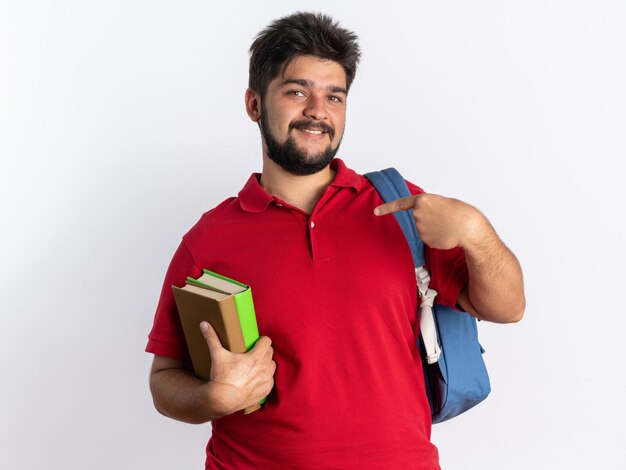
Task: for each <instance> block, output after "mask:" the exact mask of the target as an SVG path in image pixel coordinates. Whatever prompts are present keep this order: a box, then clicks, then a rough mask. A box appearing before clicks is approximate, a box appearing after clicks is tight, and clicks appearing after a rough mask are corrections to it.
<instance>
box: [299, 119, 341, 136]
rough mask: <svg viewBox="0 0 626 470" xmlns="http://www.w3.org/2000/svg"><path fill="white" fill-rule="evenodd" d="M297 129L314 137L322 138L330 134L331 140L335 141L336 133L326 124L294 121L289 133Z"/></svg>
mask: <svg viewBox="0 0 626 470" xmlns="http://www.w3.org/2000/svg"><path fill="white" fill-rule="evenodd" d="M292 129H297V130H299V131H300V132H303V133H305V134H308V135H310V136H311V137H313V136H322V135H324V134H328V137H329V138H330V140H333V138H334V136H335V132H334V130H333V128H332V127H331V126H329V125H328V124H325V123H317V122H312V121H309V122H307V121H293V122H292V123H291V124H289V131H291V130H292Z"/></svg>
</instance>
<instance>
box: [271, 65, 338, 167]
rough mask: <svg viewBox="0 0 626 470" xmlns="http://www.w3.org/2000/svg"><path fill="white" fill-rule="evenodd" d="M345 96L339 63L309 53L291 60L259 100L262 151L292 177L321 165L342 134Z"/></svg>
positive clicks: (332, 150)
mask: <svg viewBox="0 0 626 470" xmlns="http://www.w3.org/2000/svg"><path fill="white" fill-rule="evenodd" d="M346 98H347V89H346V73H345V71H344V69H343V67H342V66H341V65H339V64H338V63H336V62H333V61H329V60H322V59H319V58H318V57H314V56H299V57H297V58H296V59H294V60H293V61H292V62H291V63H290V64H289V66H288V67H287V68H286V69H285V72H284V73H283V74H282V75H279V76H278V77H277V78H275V79H274V80H272V81H271V82H270V84H269V85H268V87H267V91H266V93H265V96H264V97H263V101H262V103H261V119H260V120H259V126H260V128H261V133H262V136H263V144H264V151H265V153H266V155H267V156H268V157H269V158H270V159H271V160H273V161H274V162H275V163H277V164H278V165H280V166H281V167H282V168H283V169H284V170H286V171H288V172H289V173H292V174H296V175H310V174H314V173H317V172H319V171H321V170H323V169H324V168H326V167H327V166H328V164H329V163H330V162H331V160H332V159H333V158H334V156H335V154H336V153H337V150H339V144H340V143H341V138H342V137H343V131H344V128H345V120H346Z"/></svg>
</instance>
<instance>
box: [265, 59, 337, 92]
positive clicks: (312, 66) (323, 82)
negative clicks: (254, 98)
mask: <svg viewBox="0 0 626 470" xmlns="http://www.w3.org/2000/svg"><path fill="white" fill-rule="evenodd" d="M285 80H307V81H310V82H311V83H314V84H315V85H319V86H321V87H323V88H328V87H329V86H333V87H339V88H346V83H347V79H346V71H345V70H344V69H343V67H342V66H341V65H340V64H339V63H337V62H335V61H332V60H327V59H320V58H319V57H316V56H311V55H302V56H298V57H296V58H295V59H293V60H292V61H291V62H290V63H289V64H288V65H287V67H285V68H283V69H282V73H281V74H279V75H278V76H277V77H276V78H274V80H272V84H274V85H276V84H277V85H278V86H280V84H282V83H283V82H284V81H285Z"/></svg>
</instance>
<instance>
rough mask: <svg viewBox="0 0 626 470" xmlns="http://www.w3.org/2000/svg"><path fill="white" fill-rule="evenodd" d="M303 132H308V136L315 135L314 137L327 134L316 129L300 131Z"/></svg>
mask: <svg viewBox="0 0 626 470" xmlns="http://www.w3.org/2000/svg"><path fill="white" fill-rule="evenodd" d="M299 130H301V131H302V132H306V133H308V134H313V135H322V134H325V132H324V131H320V130H316V129H299Z"/></svg>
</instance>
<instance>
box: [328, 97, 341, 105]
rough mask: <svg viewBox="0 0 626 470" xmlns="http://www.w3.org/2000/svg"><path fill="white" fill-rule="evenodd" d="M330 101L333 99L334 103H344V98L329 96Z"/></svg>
mask: <svg viewBox="0 0 626 470" xmlns="http://www.w3.org/2000/svg"><path fill="white" fill-rule="evenodd" d="M328 101H332V102H333V103H343V99H341V98H340V97H339V96H335V95H332V96H329V97H328Z"/></svg>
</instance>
